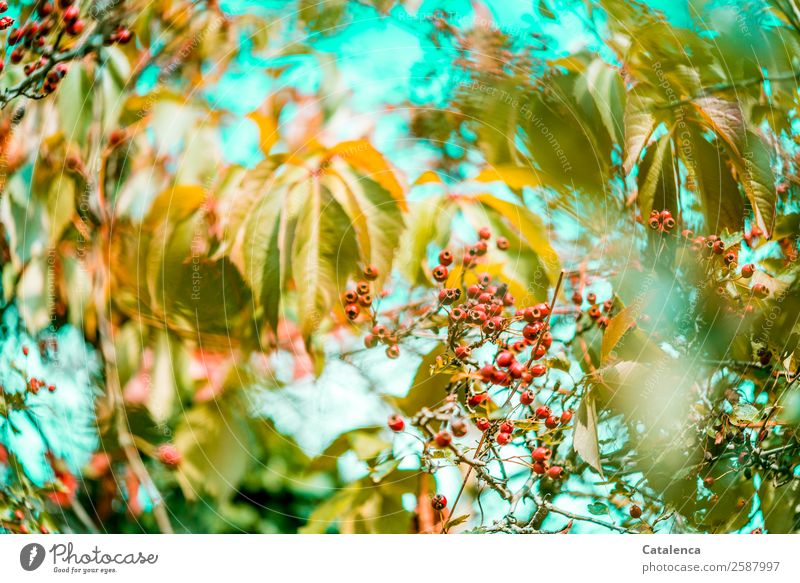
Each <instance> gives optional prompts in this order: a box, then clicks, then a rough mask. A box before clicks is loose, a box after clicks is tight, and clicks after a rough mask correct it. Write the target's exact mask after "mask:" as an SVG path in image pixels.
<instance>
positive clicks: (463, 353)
mask: <svg viewBox="0 0 800 583" xmlns="http://www.w3.org/2000/svg"><path fill="white" fill-rule="evenodd" d="M440 267H441V266H440ZM491 282H492V277H491V275H489V274H488V273H480V274H478V283H477V284H473V285H470V286H469V287H468V288H467V300H466V301H465V302H462V303H460V304H457V305H455V306H454V307H453V308H452V309H451V310H450V313H449V319H450V323H451V325H452V326H453V328H454V331H455V332H456V333H458V332H459V331H461V329H462V328H463V327H467V328H469V327H472V328H477V329H480V331H481V332H483V334H485V335H487V336H491V335H494V334H496V333H498V332H500V331H502V330H504V329H505V328H506V327H507V326H508V324H509V323H510V320H509V319H508V318H505V317H503V315H502V314H503V310H504V308H506V307H509V306H512V305H513V304H514V301H515V300H514V296H512V295H511V294H510V293H508V292H507V291H506V288H505V286H496V285H492V284H491ZM461 297H462V296H461V290H460V289H457V288H445V289H443V290H441V291H440V292H439V302H440V303H441V304H442V305H452V304H453V303H454V302H456V301H458V300H460V299H461ZM456 356H457V357H458V358H467V357H469V351H468V350H467V349H466V347H462V348H460V350H459V349H457V352H456Z"/></svg>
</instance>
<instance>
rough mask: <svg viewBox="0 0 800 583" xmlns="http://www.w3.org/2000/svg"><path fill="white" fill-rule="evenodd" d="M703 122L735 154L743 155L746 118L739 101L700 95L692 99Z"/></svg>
mask: <svg viewBox="0 0 800 583" xmlns="http://www.w3.org/2000/svg"><path fill="white" fill-rule="evenodd" d="M692 106H693V107H694V108H695V110H696V112H697V114H698V115H699V116H700V120H701V123H702V124H703V125H705V126H706V127H707V128H708V129H710V130H711V131H712V132H714V134H716V135H717V136H718V137H719V138H720V139H721V140H722V141H724V142H725V143H726V144H727V146H728V148H729V149H730V151H731V152H732V153H733V155H734V156H739V155H741V146H742V142H743V141H744V119H743V117H744V116H743V115H742V110H741V108H740V107H739V103H738V102H737V101H727V100H725V99H720V98H718V97H713V96H711V97H700V98H698V99H695V100H694V101H692Z"/></svg>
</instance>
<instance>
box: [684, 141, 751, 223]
mask: <svg viewBox="0 0 800 583" xmlns="http://www.w3.org/2000/svg"><path fill="white" fill-rule="evenodd" d="M678 151H679V153H680V155H681V159H682V160H683V162H684V164H685V165H686V169H687V171H688V174H689V181H690V183H692V184H694V187H695V189H696V190H697V193H698V194H699V198H700V202H701V204H702V208H703V215H704V216H705V222H706V228H707V229H708V232H710V233H722V232H723V231H724V230H725V229H727V230H729V231H731V232H734V231H738V230H741V228H742V224H743V219H744V199H743V197H742V195H741V192H740V189H739V185H738V184H737V183H736V180H734V178H733V175H732V174H731V170H730V168H729V167H728V164H727V156H726V155H725V153H724V151H723V150H722V149H720V148H719V147H718V145H717V143H714V144H712V143H709V142H708V141H706V139H705V138H703V136H702V135H700V133H699V132H697V131H692V132H691V133H690V134H688V136H684V139H683V140H682V141H681V143H680V145H679V147H678Z"/></svg>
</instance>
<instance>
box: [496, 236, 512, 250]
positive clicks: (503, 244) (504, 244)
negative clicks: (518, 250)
mask: <svg viewBox="0 0 800 583" xmlns="http://www.w3.org/2000/svg"><path fill="white" fill-rule="evenodd" d="M509 247H510V243H509V242H508V239H506V238H505V237H498V238H497V248H498V249H500V251H507V250H508V248H509Z"/></svg>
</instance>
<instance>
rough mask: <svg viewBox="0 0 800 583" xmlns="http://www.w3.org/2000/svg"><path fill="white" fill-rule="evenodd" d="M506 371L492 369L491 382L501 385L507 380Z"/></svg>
mask: <svg viewBox="0 0 800 583" xmlns="http://www.w3.org/2000/svg"><path fill="white" fill-rule="evenodd" d="M508 376H509V375H508V373H507V372H506V371H504V370H499V369H494V372H492V382H493V383H494V384H496V385H502V384H505V383H506V382H508Z"/></svg>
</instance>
